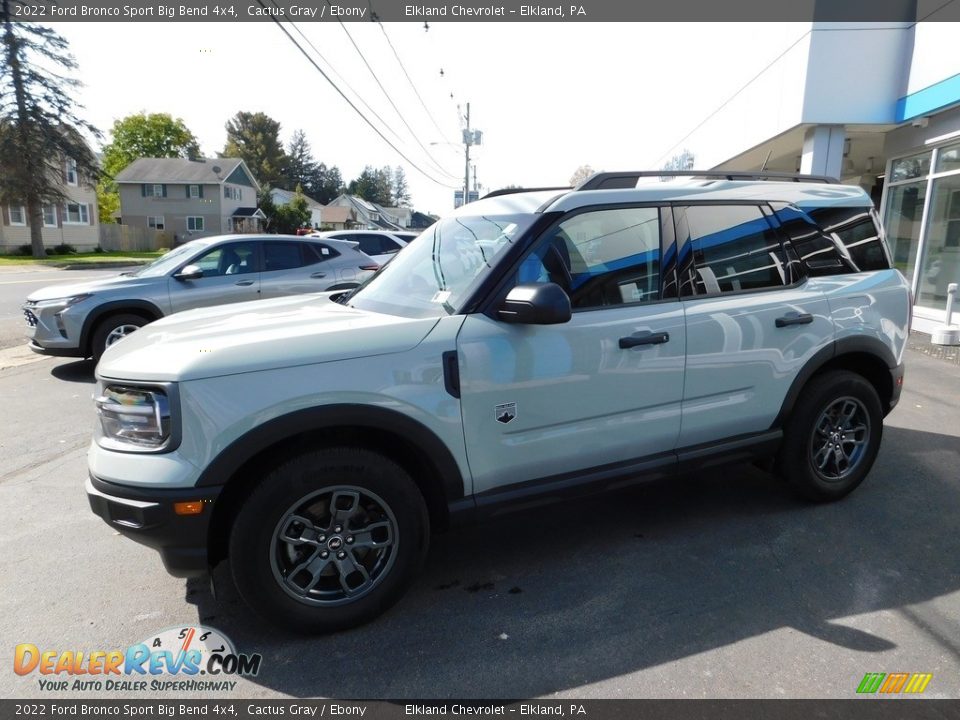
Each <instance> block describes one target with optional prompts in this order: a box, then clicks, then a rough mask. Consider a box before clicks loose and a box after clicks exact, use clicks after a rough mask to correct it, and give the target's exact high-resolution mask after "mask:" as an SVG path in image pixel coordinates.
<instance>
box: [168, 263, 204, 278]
mask: <svg viewBox="0 0 960 720" xmlns="http://www.w3.org/2000/svg"><path fill="white" fill-rule="evenodd" d="M174 277H175V278H176V279H177V280H199V279H200V278H202V277H203V270H201V269H200V266H199V265H185V266H184V267H183V269H181V270H180V272H178V273H177V274H176V275H174Z"/></svg>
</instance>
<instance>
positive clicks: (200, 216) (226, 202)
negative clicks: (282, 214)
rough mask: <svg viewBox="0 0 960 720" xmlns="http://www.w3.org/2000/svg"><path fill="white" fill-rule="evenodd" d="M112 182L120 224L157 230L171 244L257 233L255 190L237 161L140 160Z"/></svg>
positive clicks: (259, 223)
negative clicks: (171, 239) (170, 239)
mask: <svg viewBox="0 0 960 720" xmlns="http://www.w3.org/2000/svg"><path fill="white" fill-rule="evenodd" d="M115 181H116V183H117V185H118V186H119V188H120V222H121V223H123V224H124V225H132V226H139V227H145V228H150V229H151V230H163V231H164V232H166V233H167V234H170V235H172V236H173V237H174V240H175V241H176V242H185V241H187V240H191V239H194V238H198V237H204V236H207V235H222V234H226V233H247V232H250V233H255V232H261V231H262V229H263V221H264V219H265V216H264V214H263V212H262V211H261V210H259V209H258V208H257V193H259V191H260V185H259V184H258V183H257V181H256V179H255V178H254V177H253V174H252V173H251V172H250V169H249V168H248V167H247V165H246V163H245V162H243V160H241V159H240V158H198V159H195V160H187V159H184V158H140V159H138V160H134V161H133V162H132V163H130V164H129V165H128V166H127V167H125V168H124V169H123V170H122V171H120V172H119V173H118V174H117V176H116V178H115Z"/></svg>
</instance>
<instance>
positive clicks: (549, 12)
mask: <svg viewBox="0 0 960 720" xmlns="http://www.w3.org/2000/svg"><path fill="white" fill-rule="evenodd" d="M11 9H12V14H13V18H14V20H22V21H31V22H40V23H51V22H104V21H106V22H131V21H133V22H258V21H273V20H280V21H292V22H370V21H382V22H477V21H479V22H625V21H645V22H660V21H686V20H697V21H709V22H723V21H736V22H751V21H816V22H853V21H859V22H896V23H900V22H906V23H911V22H916V21H929V22H942V21H957V20H960V3H958V2H946V0H670V1H669V2H649V1H648V2H642V1H641V2H624V0H572V1H571V0H563V2H560V3H558V2H554V0H545V1H543V2H542V3H541V4H536V3H525V2H517V1H515V0H463V1H462V2H432V1H430V0H426V1H423V0H420V1H419V2H418V1H416V0H412V1H411V2H406V1H405V0H337V1H336V2H333V1H332V0H331V1H330V2H327V1H326V0H240V1H239V2H237V1H236V0H190V2H173V1H172V0H106V1H103V0H11ZM718 43H722V40H720V39H718Z"/></svg>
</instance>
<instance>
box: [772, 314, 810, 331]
mask: <svg viewBox="0 0 960 720" xmlns="http://www.w3.org/2000/svg"><path fill="white" fill-rule="evenodd" d="M812 322H813V315H811V314H810V313H797V312H789V313H787V314H786V315H784V316H783V317H778V318H777V327H778V328H782V327H787V326H788V325H809V324H810V323H812Z"/></svg>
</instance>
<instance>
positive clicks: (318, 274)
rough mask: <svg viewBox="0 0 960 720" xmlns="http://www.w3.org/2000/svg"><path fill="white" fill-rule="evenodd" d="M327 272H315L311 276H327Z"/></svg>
mask: <svg viewBox="0 0 960 720" xmlns="http://www.w3.org/2000/svg"><path fill="white" fill-rule="evenodd" d="M326 276H327V274H326V273H325V272H315V273H313V274H312V275H311V276H310V277H312V278H325V277H326Z"/></svg>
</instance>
